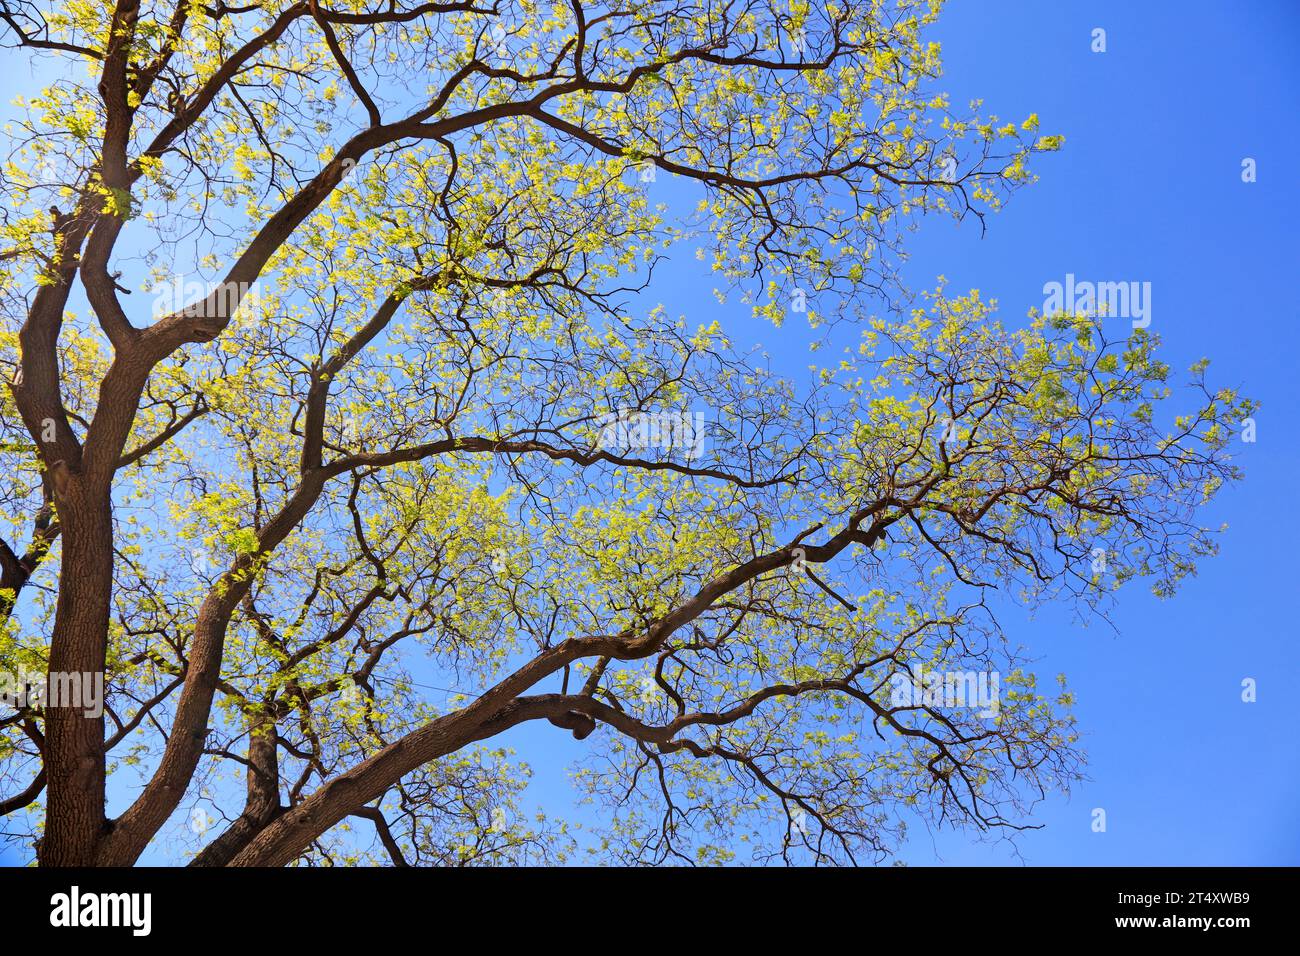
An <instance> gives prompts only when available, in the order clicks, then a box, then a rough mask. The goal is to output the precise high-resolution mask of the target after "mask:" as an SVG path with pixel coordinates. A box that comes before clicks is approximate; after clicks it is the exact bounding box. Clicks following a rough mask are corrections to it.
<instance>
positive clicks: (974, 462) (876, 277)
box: [0, 0, 1253, 865]
mask: <svg viewBox="0 0 1300 956" xmlns="http://www.w3.org/2000/svg"><path fill="white" fill-rule="evenodd" d="M938 16H939V5H938V4H937V3H929V2H925V3H920V2H915V0H871V2H858V0H843V2H837V3H828V4H825V5H821V6H819V5H816V4H811V3H806V2H800V0H795V2H789V3H787V2H785V0H725V2H724V0H717V2H714V0H637V2H635V3H631V4H620V3H604V2H601V3H587V2H584V0H560V2H556V3H550V4H548V3H541V2H532V0H499V2H487V0H458V2H416V0H328V3H327V2H326V0H308V2H295V3H290V2H287V0H250V2H248V3H243V4H235V5H228V4H227V3H226V2H225V0H218V2H217V3H215V4H212V3H209V2H201V0H179V2H177V0H165V2H164V0H149V2H145V0H116V2H109V3H96V2H89V0H72V2H58V3H53V4H44V3H33V2H25V0H0V36H2V37H3V42H4V43H5V44H6V45H8V46H11V47H14V48H17V49H18V54H17V56H18V57H19V58H20V60H22V61H23V62H32V63H35V64H37V66H38V70H37V74H36V75H37V76H39V77H40V78H41V79H42V81H43V82H44V83H45V86H44V88H41V89H33V90H32V91H30V92H28V93H27V94H25V95H24V96H22V97H21V98H20V99H19V101H18V103H17V109H18V111H19V112H18V118H17V119H16V120H15V121H14V122H12V123H11V124H10V125H9V127H8V129H7V131H6V134H5V138H6V142H7V145H8V155H7V157H6V158H5V165H4V169H3V174H4V175H3V185H2V186H0V190H2V193H0V195H2V198H0V286H2V287H3V299H2V300H0V363H2V364H3V368H4V374H5V376H6V380H7V382H8V388H6V389H4V390H3V394H2V395H0V428H3V431H4V435H3V445H2V450H0V458H2V460H3V470H4V475H5V476H6V480H5V482H4V484H3V486H2V487H0V516H2V517H3V534H0V538H3V540H2V541H0V563H2V568H0V570H2V572H3V577H2V579H0V613H2V614H3V617H4V622H5V626H4V630H3V632H2V633H0V666H3V668H4V669H5V670H7V671H9V672H10V673H14V674H22V673H26V674H41V675H44V674H85V673H103V674H105V675H106V676H105V689H106V694H105V706H104V712H103V714H102V715H99V716H86V714H85V713H84V712H83V709H81V708H73V707H68V706H57V705H55V702H53V701H52V700H51V701H46V702H45V703H44V704H43V705H42V704H40V703H31V702H27V703H22V704H19V705H16V706H14V707H11V708H9V709H8V710H4V711H0V801H2V802H0V808H2V809H3V811H4V812H5V813H6V814H8V817H7V824H8V828H9V830H10V832H13V833H17V834H18V836H17V837H15V838H16V839H19V840H21V841H22V842H24V843H25V845H26V846H27V847H28V848H29V852H31V853H33V854H35V855H37V856H38V857H39V859H40V861H41V862H42V863H46V864H110V865H124V864H130V863H133V862H135V861H136V860H137V859H138V858H139V857H140V855H141V854H142V853H143V852H145V851H146V849H147V848H149V847H150V846H151V844H152V845H156V841H158V840H159V839H161V838H162V835H164V834H166V833H168V832H169V831H168V829H167V828H168V827H169V826H171V827H174V826H176V823H177V821H178V820H180V821H182V822H183V821H185V820H186V819H187V818H188V817H189V816H190V815H191V814H192V813H193V814H196V815H197V816H196V817H195V825H194V826H193V827H190V828H187V829H188V830H190V831H192V833H193V834H194V835H196V840H195V841H194V842H195V844H196V845H194V846H192V847H191V848H190V849H192V850H193V851H194V852H195V855H194V857H193V859H194V862H196V863H199V864H203V865H267V864H274V865H281V864H289V863H293V862H295V861H298V862H309V863H310V862H327V861H335V862H337V861H342V860H362V861H371V862H392V863H396V864H398V865H407V864H410V865H416V864H430V863H494V862H497V863H501V862H516V861H531V862H543V861H562V860H564V859H567V858H569V857H570V855H571V854H572V852H573V848H574V846H575V839H574V834H573V831H572V828H571V827H569V826H568V824H567V823H566V822H565V821H563V820H556V819H549V818H548V819H543V820H537V819H531V818H529V817H528V816H527V815H526V814H523V813H521V812H520V808H521V806H522V803H521V793H522V790H523V787H524V786H525V784H526V780H527V773H528V771H527V767H526V765H525V764H521V763H520V762H518V761H517V760H516V758H515V757H514V755H513V754H511V753H510V752H509V751H508V750H507V749H506V748H504V747H503V746H502V745H501V742H500V741H497V740H495V738H497V737H498V736H499V735H501V734H503V733H505V732H506V731H508V730H509V729H511V728H513V727H516V726H518V725H520V724H523V723H525V722H530V721H537V722H549V723H548V724H547V726H552V725H553V732H555V733H572V734H573V735H574V736H575V737H577V738H579V739H580V740H583V741H584V744H583V746H584V747H585V748H587V749H586V751H585V752H586V753H587V755H588V756H587V757H586V758H584V760H583V762H582V763H581V765H580V766H579V768H578V769H577V771H576V777H575V779H576V782H577V784H578V785H579V786H580V787H581V788H582V789H583V790H584V791H585V792H586V793H588V794H590V795H591V796H592V797H593V798H594V799H596V800H597V801H600V802H601V804H602V805H603V806H605V807H607V812H606V813H604V814H603V816H604V818H605V820H606V821H607V825H606V826H605V828H604V829H603V830H602V831H601V832H600V833H599V834H598V839H597V840H595V843H594V846H593V847H592V849H593V850H594V851H595V852H597V853H599V854H600V856H601V858H603V859H611V860H618V861H625V862H631V861H636V862H652V863H670V862H725V861H727V860H729V859H733V858H737V857H736V854H738V853H740V854H742V855H741V856H740V857H739V858H740V859H748V858H747V857H745V856H744V855H743V854H744V853H752V858H753V859H755V860H767V859H772V858H784V859H787V860H794V861H802V862H806V861H809V860H815V861H826V862H849V861H858V862H878V861H881V860H886V859H888V858H890V856H891V855H892V854H893V853H894V852H895V851H896V849H897V847H898V845H899V842H900V840H901V839H902V836H903V827H904V826H905V822H906V820H907V819H909V818H919V819H922V820H925V821H928V822H931V823H933V824H935V825H953V826H959V827H968V828H970V829H971V830H972V831H976V832H980V833H990V834H1001V833H1013V832H1014V831H1015V830H1016V829H1018V828H1021V827H1024V826H1028V825H1032V823H1031V819H1032V806H1033V804H1034V803H1035V802H1036V801H1037V800H1038V799H1039V798H1041V797H1042V796H1043V795H1044V794H1045V793H1046V792H1047V791H1049V790H1052V789H1059V788H1068V787H1069V785H1070V783H1071V782H1072V781H1074V780H1077V779H1078V777H1079V774H1080V768H1081V763H1082V759H1083V754H1082V752H1081V751H1080V749H1079V746H1078V735H1077V733H1076V730H1075V727H1074V723H1073V719H1072V717H1071V716H1070V704H1071V695H1070V693H1069V691H1068V689H1067V688H1066V686H1065V684H1064V681H1063V680H1062V681H1061V683H1060V685H1059V686H1052V687H1050V688H1044V687H1040V686H1039V685H1038V683H1037V681H1036V678H1035V676H1034V674H1033V672H1032V670H1031V668H1030V666H1029V661H1028V660H1027V658H1026V652H1025V650H1024V649H1022V648H1020V647H1019V646H1017V645H1016V644H1015V643H1014V642H1012V641H1011V640H1010V639H1009V638H1008V637H1007V636H1006V635H1005V634H1004V633H1003V631H1002V629H1001V627H1000V625H999V623H998V619H997V617H996V615H995V609H994V608H993V607H992V606H991V602H990V600H989V597H990V595H991V594H993V593H994V592H997V593H999V594H1002V595H1007V596H1009V597H1011V598H1014V599H1015V600H1018V601H1021V602H1023V603H1026V604H1030V605H1033V604H1037V603H1038V602H1042V601H1049V600H1050V601H1067V602H1071V603H1072V604H1073V605H1074V606H1075V607H1077V608H1078V610H1079V613H1080V614H1083V615H1093V614H1104V613H1105V609H1106V606H1107V603H1108V602H1109V601H1110V600H1111V596H1112V594H1113V592H1114V591H1115V589H1116V588H1118V587H1119V586H1121V585H1122V584H1124V583H1126V582H1127V581H1129V580H1130V579H1134V578H1142V579H1147V580H1148V581H1149V582H1150V583H1151V584H1152V585H1153V586H1154V587H1155V589H1156V590H1157V592H1158V593H1161V594H1167V593H1170V592H1171V591H1172V590H1173V588H1174V587H1175V586H1176V584H1177V583H1178V581H1179V580H1180V579H1181V578H1183V577H1184V576H1185V575H1187V574H1189V573H1191V572H1192V571H1193V570H1194V562H1195V561H1196V559H1197V558H1199V557H1202V556H1205V555H1208V554H1210V553H1212V551H1213V550H1214V532H1213V531H1212V530H1210V529H1207V528H1205V527H1203V526H1202V524H1201V523H1200V520H1199V517H1198V512H1199V511H1200V509H1201V508H1202V506H1203V505H1204V504H1205V503H1206V502H1208V501H1209V499H1210V498H1211V497H1212V496H1214V494H1215V493H1216V492H1217V491H1218V490H1219V488H1220V487H1221V486H1222V485H1223V484H1224V483H1225V482H1227V481H1232V480H1235V479H1236V478H1238V477H1239V475H1238V472H1237V470H1236V468H1235V467H1234V466H1233V465H1232V464H1231V461H1230V457H1229V454H1228V452H1229V443H1230V442H1231V440H1232V439H1233V437H1234V434H1235V430H1236V428H1237V427H1238V423H1239V422H1240V421H1241V419H1242V418H1243V417H1245V416H1247V415H1249V414H1250V412H1251V411H1252V410H1253V405H1252V403H1251V402H1250V401H1249V400H1246V399H1243V398H1241V397H1240V396H1238V395H1237V394H1236V393H1235V392H1233V391H1232V390H1228V389H1219V388H1215V387H1213V386H1212V385H1210V384H1209V383H1208V382H1207V379H1206V364H1207V363H1204V362H1202V363H1198V364H1197V365H1196V366H1194V367H1193V368H1192V369H1190V370H1188V371H1187V372H1185V373H1180V372H1174V371H1171V369H1170V368H1169V367H1168V366H1167V365H1166V364H1165V363H1164V362H1162V361H1161V359H1160V357H1159V351H1158V346H1159V341H1158V336H1157V335H1156V334H1154V333H1153V332H1151V331H1150V330H1148V329H1132V330H1131V331H1130V330H1129V329H1127V328H1125V327H1123V325H1122V324H1120V325H1117V324H1116V323H1115V321H1114V320H1113V319H1107V318H1106V317H1105V316H1096V315H1082V314H1073V313H1059V314H1052V315H1041V314H1039V313H1038V312H1036V311H1031V313H1030V316H1029V319H1028V320H1027V321H1026V322H1023V323H1019V324H1018V325H1016V326H1004V325H1003V324H1002V323H1001V322H1000V321H999V320H998V319H997V318H996V315H995V305H996V304H995V303H993V302H991V301H988V300H986V299H985V298H983V297H982V296H981V295H980V294H979V293H978V292H975V291H970V292H968V293H962V294H954V293H950V292H949V291H948V290H947V288H946V286H945V285H944V284H942V283H941V284H940V285H939V286H938V287H937V288H935V289H934V290H932V291H931V292H929V293H926V294H922V295H916V294H912V293H909V292H908V291H907V290H906V289H905V288H904V286H903V284H902V282H901V281H900V280H899V277H898V265H899V262H900V260H901V256H902V255H903V253H904V249H903V242H904V240H905V238H906V236H907V234H908V231H909V230H910V229H911V228H912V227H913V226H914V225H915V224H916V222H917V221H918V219H919V217H922V216H925V215H927V214H930V215H941V216H949V217H954V218H956V219H958V220H974V221H977V222H978V223H979V224H980V227H981V228H983V225H984V222H985V219H986V218H987V217H989V216H990V214H992V213H994V212H996V211H997V210H998V208H999V207H1000V206H1001V204H1002V203H1003V202H1004V201H1005V200H1006V199H1007V197H1008V196H1009V195H1010V194H1011V193H1012V192H1013V191H1014V190H1016V189H1018V188H1019V187H1020V186H1022V185H1026V184H1028V183H1030V182H1031V181H1032V179H1033V174H1032V173H1031V171H1030V168H1029V164H1030V161H1031V159H1032V158H1033V157H1034V156H1035V154H1037V153H1041V152H1045V151H1052V150H1055V149H1057V148H1059V147H1060V146H1061V139H1060V137H1057V136H1051V135H1044V134H1042V133H1041V131H1040V130H1039V129H1038V119H1037V117H1036V116H1028V117H1020V118H1017V119H1015V120H1013V121H1007V120H1004V119H1001V118H999V117H997V116H996V115H993V114H991V113H989V112H988V111H987V110H986V109H985V107H984V106H983V104H981V103H979V102H978V101H975V102H971V103H969V104H968V105H967V106H964V107H956V106H954V105H953V104H952V103H951V102H950V98H949V97H948V96H947V95H946V94H945V93H944V92H943V91H942V90H941V88H940V86H939V76H940V58H939V48H938V45H937V44H936V43H934V42H932V41H931V40H930V39H928V36H929V28H930V27H931V25H932V24H933V22H934V21H935V19H936V17H938ZM6 55H7V56H10V57H13V56H15V54H13V53H9V54H6ZM665 182H672V183H673V185H674V189H675V196H678V197H680V196H689V197H690V199H689V203H683V202H680V201H673V202H665V201H662V199H660V198H657V190H656V188H654V187H656V186H657V185H659V184H662V183H665ZM989 225H990V226H991V227H992V226H993V224H992V223H991V222H990V223H989ZM691 256H694V257H697V258H698V259H699V260H702V261H703V262H704V263H705V264H707V266H708V267H709V268H710V271H711V273H712V274H713V276H714V277H715V281H716V293H717V295H718V296H719V297H720V298H721V299H723V300H724V301H725V303H726V305H727V307H728V309H729V310H730V311H729V314H734V317H735V321H734V322H730V323H723V322H721V321H712V322H710V323H707V324H706V323H701V322H699V321H693V320H692V317H691V316H690V315H685V316H677V315H672V314H669V312H668V311H667V310H666V309H664V308H660V307H655V306H654V305H653V304H650V305H647V304H646V303H647V302H651V303H652V302H653V297H654V295H655V291H656V288H657V283H659V282H662V281H663V280H662V278H661V276H662V274H663V270H664V268H665V267H666V265H667V264H668V262H669V260H672V259H675V258H684V257H691ZM656 273H658V274H659V276H660V277H657V276H656ZM647 296H649V297H650V298H647ZM881 315H883V316H885V317H884V318H881V317H879V316H881ZM786 322H790V323H793V322H801V323H806V324H807V325H808V331H807V336H808V338H809V340H810V341H811V342H813V343H815V344H816V343H829V342H830V341H831V339H832V338H833V336H832V335H831V332H832V331H834V332H835V333H836V335H837V336H839V338H837V342H842V333H844V331H845V326H846V325H850V326H853V327H854V328H853V330H852V336H853V344H852V345H851V346H850V347H848V348H846V349H845V348H843V347H842V344H837V345H836V347H835V348H833V349H831V348H825V349H823V350H822V351H820V352H815V353H814V356H813V357H814V358H815V359H817V360H818V361H819V362H820V364H819V365H818V366H817V367H816V371H815V375H814V376H813V377H812V378H811V380H810V381H809V382H808V383H807V384H802V383H797V382H795V381H793V380H790V379H788V378H783V377H782V376H780V375H774V374H772V373H771V372H770V371H769V370H768V369H767V368H766V367H764V365H763V364H762V363H761V362H760V361H758V360H756V358H755V356H754V355H753V350H752V348H751V346H752V342H753V339H754V338H755V337H756V335H757V332H756V331H755V330H756V329H760V328H763V327H765V323H771V324H777V325H780V324H782V323H786ZM1117 330H1121V331H1122V333H1123V334H1116V331H1117ZM827 356H829V357H827ZM1166 400H1168V401H1166ZM701 421H702V423H703V424H702V426H701V425H699V424H698V423H700V422H701ZM664 423H677V425H680V428H679V429H678V430H679V431H685V432H689V433H690V436H691V440H690V441H686V442H681V441H676V440H665V434H666V429H667V426H666V425H664ZM611 424H615V425H617V426H618V427H614V428H611ZM699 428H702V431H698V429H699ZM677 437H681V436H680V435H677ZM927 671H928V672H931V673H940V674H967V673H971V674H984V675H987V674H989V673H993V674H996V675H997V676H998V677H999V678H1000V685H999V687H1000V694H999V696H998V698H997V701H996V704H995V706H994V707H993V712H992V713H989V712H988V710H987V709H985V710H983V711H981V710H978V709H975V708H971V707H951V706H944V703H943V702H942V701H939V700H932V699H930V698H928V697H918V699H909V700H906V701H902V702H900V701H899V700H898V698H897V697H896V696H895V693H894V692H895V690H896V688H897V687H898V685H899V680H900V678H905V679H906V680H909V681H913V680H916V679H918V675H920V674H922V673H924V672H927ZM431 681H432V682H433V683H439V686H431V684H430V682H431ZM448 686H450V691H451V692H447V691H448ZM119 781H121V782H120V783H119ZM127 781H130V782H129V783H128V782H127ZM232 782H238V784H239V785H238V786H232ZM209 814H213V815H214V817H213V818H211V819H210V818H209ZM169 821H171V822H170V823H169ZM742 846H747V847H748V848H749V849H747V850H743V851H742V850H741V849H740V848H741V847H742Z"/></svg>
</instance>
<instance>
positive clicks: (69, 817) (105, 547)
mask: <svg viewBox="0 0 1300 956" xmlns="http://www.w3.org/2000/svg"><path fill="white" fill-rule="evenodd" d="M56 468H57V466H56ZM55 479H56V483H57V484H62V485H66V487H65V488H63V489H62V493H61V494H58V495H57V502H58V514H59V522H60V524H61V525H62V527H63V560H62V566H61V568H60V573H59V598H58V604H57V606H56V609H55V616H54V633H53V635H52V636H51V639H50V664H49V673H50V675H52V676H53V675H73V676H75V679H76V680H77V681H78V682H84V681H87V680H90V679H91V677H90V676H89V675H94V674H101V675H102V674H103V672H104V663H105V655H106V653H107V647H108V615H109V601H110V598H111V595H112V590H113V513H112V504H111V502H110V499H109V494H108V491H107V489H103V490H100V489H88V488H86V487H85V485H84V484H82V483H80V482H78V481H76V480H75V479H72V478H70V477H69V476H68V475H66V474H64V475H62V476H59V475H56V476H55ZM51 683H53V682H51ZM63 686H65V687H66V686H67V684H66V683H64V684H63ZM81 686H82V687H85V686H86V685H85V684H84V683H81ZM47 687H50V685H47ZM50 690H51V692H52V688H50ZM68 703H69V701H67V700H58V701H56V700H52V699H51V694H47V697H46V701H45V754H44V763H45V772H46V779H47V781H48V792H47V796H46V814H45V835H44V837H43V838H42V840H41V844H40V853H39V858H40V863H41V865H42V866H89V865H91V864H92V863H94V860H95V851H96V847H97V846H98V843H99V839H100V837H101V836H102V835H103V831H104V716H103V713H102V712H101V713H100V714H99V715H98V716H94V717H87V716H86V715H85V711H86V710H87V709H88V708H87V707H86V706H85V705H84V703H82V704H81V705H80V706H73V707H70V706H66V705H67V704H68ZM51 705H64V706H51Z"/></svg>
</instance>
